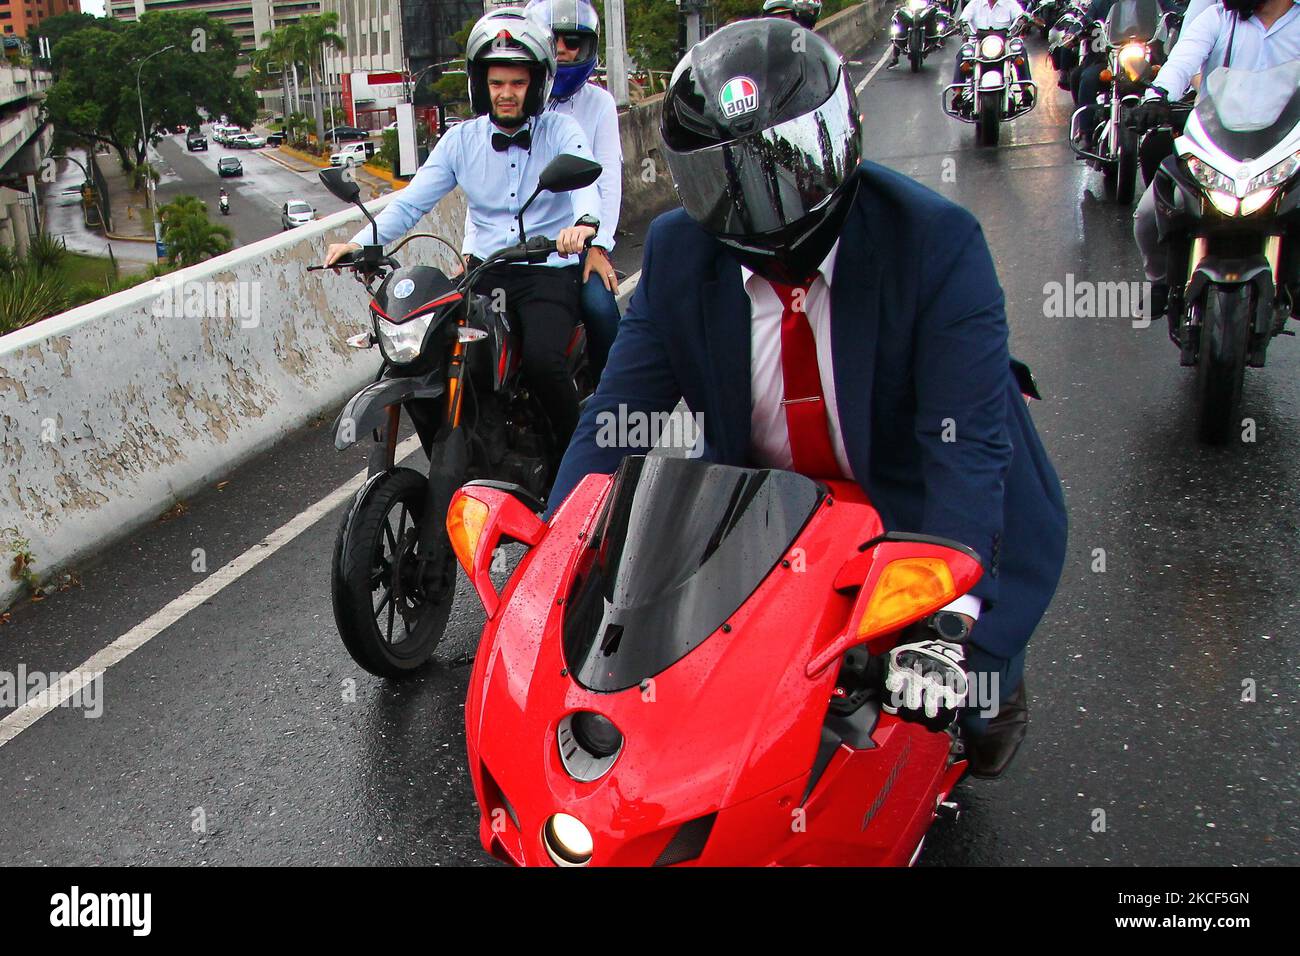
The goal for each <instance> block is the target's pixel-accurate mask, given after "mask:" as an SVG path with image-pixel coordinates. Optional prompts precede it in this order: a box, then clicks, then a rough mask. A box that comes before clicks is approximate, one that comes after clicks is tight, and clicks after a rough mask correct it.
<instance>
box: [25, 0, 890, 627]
mask: <svg viewBox="0 0 1300 956" xmlns="http://www.w3.org/2000/svg"><path fill="white" fill-rule="evenodd" d="M891 9H892V7H891V6H887V5H886V4H885V3H884V2H882V0H867V2H866V3H863V4H860V5H858V6H854V7H852V8H849V9H847V10H844V11H841V12H840V13H838V14H836V15H835V16H833V17H830V18H828V19H827V20H825V21H824V22H823V23H822V24H820V25H819V26H818V32H819V33H820V34H822V35H823V36H825V37H826V38H827V39H828V40H829V41H830V42H831V44H832V45H833V46H835V47H836V48H837V49H839V50H841V51H844V52H846V53H853V52H856V51H857V50H859V49H860V48H861V47H862V46H863V45H864V44H865V43H866V42H867V40H868V39H870V37H871V35H872V33H873V31H874V30H875V29H878V28H879V26H880V25H881V24H882V23H883V22H885V20H886V19H887V17H888V12H889V10H891ZM659 110H660V98H658V97H656V98H654V99H652V100H650V101H648V102H646V103H644V104H642V105H641V106H639V107H637V108H636V109H634V110H630V111H628V112H625V113H624V114H622V116H621V117H620V125H621V132H622V137H623V152H624V193H623V195H624V207H623V210H624V211H623V220H624V221H625V222H628V223H635V222H644V221H645V220H646V219H648V218H649V217H650V216H652V215H654V214H657V213H658V212H660V211H662V210H663V209H665V208H668V207H671V206H673V205H676V202H677V199H676V192H675V190H674V189H673V186H672V179H671V176H670V175H669V173H668V169H667V166H666V165H665V164H664V162H663V160H662V157H661V156H660V155H659V144H658V124H659ZM387 201H388V199H387V198H385V199H381V200H379V201H378V202H377V203H375V204H373V205H372V208H374V209H379V208H382V206H383V205H384V204H385V203H386V202H387ZM464 210H465V206H464V199H463V196H462V195H461V194H460V192H459V191H457V192H456V193H454V194H453V195H451V196H449V197H447V199H445V200H444V201H443V202H442V203H441V204H439V206H438V207H437V208H436V209H435V210H434V211H433V212H432V213H430V215H429V216H428V217H427V219H426V221H425V222H424V223H422V227H421V228H422V229H423V230H424V231H431V232H435V233H438V234H440V235H443V236H446V237H447V238H449V239H451V240H452V241H453V242H456V241H458V240H459V238H460V235H461V227H462V224H463V222H464ZM360 218H361V217H360V214H359V213H357V212H355V211H350V212H343V213H338V214H336V215H334V216H331V217H329V218H327V219H323V220H321V221H320V222H317V223H313V224H312V225H310V226H305V227H302V228H299V229H296V230H294V231H293V232H291V233H288V234H286V235H277V236H273V237H270V238H268V239H264V240H262V241H261V242H258V243H255V244H254V245H250V246H245V247H242V248H240V249H238V250H236V251H234V252H232V253H229V254H228V255H225V256H221V257H219V258H218V259H215V260H212V261H211V262H207V263H203V264H202V265H199V266H195V267H193V268H190V269H186V270H183V271H182V272H179V273H175V274H173V275H171V276H168V277H166V278H165V279H160V280H154V281H153V282H150V283H147V284H145V285H142V286H139V287H137V288H135V289H131V290H128V291H126V292H122V293H119V294H117V295H114V296H111V297H109V298H107V299H102V300H100V301H98V302H94V303H91V304H89V305H86V306H83V307H81V308H79V309H75V310H73V311H71V312H68V313H65V314H63V315H60V316H57V317H55V318H52V319H48V320H46V321H44V322H40V323H38V324H37V325H35V326H32V327H31V328H28V329H24V330H22V331H19V332H15V333H13V334H11V335H7V336H3V337H0V608H3V607H5V606H6V605H7V604H8V603H9V602H10V601H12V600H13V599H14V598H15V597H17V596H19V594H20V592H21V590H22V586H21V585H20V584H19V583H18V582H16V581H13V580H11V579H10V577H9V575H8V573H7V572H8V566H9V560H10V556H9V555H8V554H6V553H3V549H4V542H5V541H6V539H7V536H6V534H5V533H4V529H12V533H13V534H16V535H17V536H19V537H22V538H25V539H26V540H27V541H29V542H30V546H31V552H32V555H33V557H34V559H35V570H36V572H37V573H38V575H47V574H49V573H51V572H52V571H55V570H57V569H58V568H60V567H63V566H66V565H68V564H71V563H72V562H75V561H76V560H78V559H79V558H82V557H84V556H86V555H88V554H91V553H93V552H95V551H97V550H99V549H101V548H102V547H104V546H105V545H107V544H108V543H110V542H111V541H113V540H115V539H117V538H120V537H122V536H124V535H127V534H129V533H130V532H132V531H133V530H135V529H136V528H138V527H140V526H141V525H143V524H146V523H147V522H149V521H151V520H153V519H154V518H156V517H157V516H158V515H159V514H160V513H161V512H162V511H164V510H165V509H166V508H167V507H169V506H170V505H171V504H172V503H173V502H174V501H176V500H177V499H182V498H185V497H186V496H188V495H191V494H193V493H194V492H195V491H196V490H197V489H200V488H202V487H204V486H205V485H208V484H210V483H211V482H213V481H214V480H215V479H217V478H219V477H220V476H221V475H223V474H226V473H228V472H229V471H230V470H231V469H233V468H234V467H236V466H237V465H238V464H240V463H241V462H243V461H244V460H246V459H247V458H249V457H250V456H252V455H254V454H256V453H257V452H259V451H261V450H263V449H265V448H267V447H269V446H271V445H273V444H274V443H275V442H276V441H278V440H279V439H280V438H281V437H282V436H284V435H285V434H286V433H288V432H290V431H292V430H294V429H296V428H298V427H299V426H301V425H302V424H304V423H305V422H307V421H309V420H311V419H312V418H314V417H316V416H317V415H320V414H322V413H328V414H333V413H334V412H335V411H336V410H337V409H338V408H339V406H340V405H341V404H342V402H343V401H344V400H345V399H346V398H347V397H348V396H350V395H351V394H352V393H353V392H354V391H355V390H356V389H357V388H358V387H359V386H360V385H362V384H363V383H364V382H365V381H367V380H368V379H369V378H370V377H371V376H373V375H374V373H375V371H376V369H377V368H378V358H377V353H376V352H374V351H370V352H359V351H356V350H354V349H351V348H349V347H348V346H347V345H346V343H345V340H346V338H347V337H348V336H349V335H351V334H354V333H355V332H358V331H360V330H361V329H362V328H364V326H365V318H366V310H365V295H364V290H363V289H362V288H361V286H359V285H358V284H357V283H355V282H353V281H352V280H351V279H350V278H349V277H347V276H334V275H333V274H330V273H326V274H321V273H308V272H307V271H306V268H307V266H308V265H310V264H311V263H314V262H319V261H320V260H321V258H322V256H323V254H324V250H325V246H326V245H327V244H328V243H329V242H333V241H340V240H343V239H346V238H348V237H349V236H351V235H352V233H354V232H355V231H356V228H357V223H358V221H359V220H360Z"/></svg>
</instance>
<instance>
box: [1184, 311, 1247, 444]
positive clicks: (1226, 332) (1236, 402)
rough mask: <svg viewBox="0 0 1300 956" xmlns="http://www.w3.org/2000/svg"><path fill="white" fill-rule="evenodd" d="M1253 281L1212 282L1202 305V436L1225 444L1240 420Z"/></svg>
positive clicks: (1199, 375)
mask: <svg viewBox="0 0 1300 956" xmlns="http://www.w3.org/2000/svg"><path fill="white" fill-rule="evenodd" d="M1251 305H1252V296H1251V287H1250V286H1245V285H1243V286H1237V287H1235V288H1223V287H1221V286H1214V285H1211V286H1209V287H1208V288H1207V289H1206V291H1205V297H1204V299H1202V305H1201V323H1200V326H1201V327H1200V337H1199V344H1200V347H1199V349H1198V352H1199V354H1198V356H1197V360H1196V393H1197V394H1196V397H1197V404H1198V405H1199V409H1198V411H1199V418H1200V437H1201V441H1203V442H1205V443H1206V444H1209V445H1222V444H1225V443H1226V442H1227V441H1228V439H1229V438H1230V437H1231V436H1232V435H1233V433H1234V432H1235V431H1236V429H1237V428H1238V427H1239V425H1240V418H1239V415H1240V408H1241V387H1242V383H1243V380H1244V379H1245V373H1246V346H1247V343H1248V342H1249V341H1250V328H1251V318H1252V315H1253V312H1252V310H1251Z"/></svg>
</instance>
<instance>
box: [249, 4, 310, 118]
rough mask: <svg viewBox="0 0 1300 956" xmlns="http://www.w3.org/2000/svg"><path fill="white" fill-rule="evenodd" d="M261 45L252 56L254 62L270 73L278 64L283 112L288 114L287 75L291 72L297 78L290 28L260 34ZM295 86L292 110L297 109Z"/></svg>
mask: <svg viewBox="0 0 1300 956" xmlns="http://www.w3.org/2000/svg"><path fill="white" fill-rule="evenodd" d="M262 43H264V44H265V46H264V47H263V48H262V49H260V50H258V51H257V53H256V54H254V56H255V59H256V61H257V62H258V63H259V65H260V66H261V67H262V68H263V69H264V70H265V71H266V72H268V73H269V72H270V71H271V65H272V64H278V65H279V67H280V89H281V92H282V93H283V95H284V109H283V111H282V112H284V114H285V115H288V113H289V73H290V71H293V73H294V75H295V77H296V76H297V69H298V62H299V61H298V59H297V51H296V50H295V48H294V36H293V34H292V32H291V27H288V26H283V27H276V28H275V29H274V30H268V31H267V32H266V33H263V34H262ZM299 108H300V107H299V104H298V91H297V85H296V84H295V86H294V96H293V109H294V110H295V111H297V110H298V109H299Z"/></svg>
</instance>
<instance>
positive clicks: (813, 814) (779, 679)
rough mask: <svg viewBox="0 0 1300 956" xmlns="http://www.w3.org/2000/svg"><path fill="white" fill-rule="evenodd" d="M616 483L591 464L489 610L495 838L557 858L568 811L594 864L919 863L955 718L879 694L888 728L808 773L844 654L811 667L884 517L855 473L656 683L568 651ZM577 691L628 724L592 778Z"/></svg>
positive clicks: (484, 802) (529, 854) (488, 777)
mask: <svg viewBox="0 0 1300 956" xmlns="http://www.w3.org/2000/svg"><path fill="white" fill-rule="evenodd" d="M610 485H611V479H610V477H609V476H602V475H593V476H589V477H587V478H586V479H585V480H584V481H583V482H582V483H581V484H580V485H579V486H578V487H577V488H576V489H575V490H574V491H573V493H572V494H571V495H570V496H569V498H568V499H567V500H566V501H565V503H564V504H563V505H562V506H561V507H560V509H559V510H558V511H557V512H556V514H555V516H554V517H553V519H552V521H551V523H550V530H549V531H548V532H547V533H546V534H545V535H544V536H543V537H542V538H541V540H540V543H539V544H537V546H536V547H534V548H533V549H532V550H531V551H529V552H528V553H527V554H526V555H525V557H524V558H523V560H522V561H521V563H520V565H519V567H518V568H517V569H516V571H515V573H514V574H513V575H512V577H511V579H510V581H509V583H508V584H507V586H506V587H505V589H504V590H503V592H502V594H501V597H500V605H499V608H498V611H497V614H496V616H495V617H494V618H492V619H490V620H489V621H488V624H487V626H486V627H485V629H484V632H483V635H482V639H481V642H480V645H479V650H478V655H477V657H476V659H475V662H474V668H473V671H472V674H471V679H470V686H469V697H468V700H467V702H466V706H465V719H466V741H467V747H468V755H469V765H470V774H471V777H472V779H473V783H474V791H475V795H476V797H477V798H478V801H479V806H480V810H481V818H480V839H481V841H482V844H483V846H484V848H485V849H486V850H487V851H488V852H490V853H492V854H493V855H494V856H497V857H498V858H500V859H502V860H506V861H508V862H512V863H515V864H517V865H525V866H552V865H555V864H554V863H553V861H552V856H551V855H550V854H548V852H547V849H546V846H545V844H544V837H543V831H544V828H545V826H546V822H547V820H548V819H549V818H550V817H551V816H552V815H553V814H555V813H560V812H562V813H566V814H570V815H572V816H573V817H576V818H577V819H578V820H580V821H581V822H582V824H583V825H585V827H586V828H587V830H589V831H590V834H591V837H592V855H591V859H590V865H592V866H653V865H668V864H676V865H704V866H732V865H738V866H759V865H832V866H834V865H887V866H888V865H907V864H908V863H909V862H910V861H911V860H912V859H913V858H914V855H915V853H916V852H917V851H918V849H919V845H920V842H921V840H922V838H923V837H924V835H925V832H926V830H927V828H928V827H929V825H930V823H931V822H932V821H933V819H934V812H935V807H936V805H937V803H938V802H939V801H941V800H943V799H945V798H946V797H947V795H948V792H949V791H950V790H951V788H952V786H953V785H954V784H955V783H956V780H957V779H958V777H960V775H961V772H962V770H963V769H964V764H963V763H961V762H960V761H957V762H953V761H951V760H950V758H949V750H950V744H951V740H950V738H949V736H948V735H947V734H946V733H940V734H933V733H930V732H928V731H926V730H925V729H924V728H923V727H921V726H919V725H916V724H909V723H905V722H901V721H899V720H897V719H896V718H893V717H890V716H889V715H886V714H881V715H880V717H879V720H878V722H877V723H876V724H875V727H874V730H872V731H871V733H870V738H869V743H870V744H871V745H872V746H871V747H870V748H869V749H853V748H852V747H850V746H849V745H848V744H845V743H841V744H839V745H838V747H836V748H835V749H834V750H833V751H829V750H828V751H827V752H828V753H830V754H831V756H830V757H829V761H826V760H825V759H823V760H822V762H821V766H820V767H818V768H817V775H816V779H815V782H814V783H813V786H812V788H811V792H808V791H809V783H810V779H811V778H812V777H813V775H814V763H815V761H816V759H817V756H818V747H819V742H820V741H821V739H822V728H823V725H824V723H825V721H826V717H827V707H828V702H829V701H830V699H831V695H832V692H833V691H834V689H835V685H836V681H837V677H838V667H825V668H822V669H821V671H820V673H818V674H816V675H815V676H812V677H810V676H809V675H808V664H809V662H810V661H811V660H812V659H813V658H814V656H815V655H816V654H817V652H818V651H819V650H821V649H824V648H826V647H827V646H828V645H830V644H831V643H832V642H833V641H834V640H835V639H836V637H837V636H840V635H841V634H842V633H843V632H844V631H845V629H846V628H847V627H848V626H849V619H850V615H851V613H852V611H853V607H854V604H855V601H856V598H857V594H856V592H855V591H852V590H849V591H847V592H845V593H841V592H838V591H836V590H835V588H834V586H833V585H834V583H835V581H836V577H837V575H838V574H839V573H840V571H841V569H842V568H843V567H844V566H845V563H846V561H848V560H849V559H851V558H853V557H855V556H857V555H858V546H859V545H861V544H862V543H863V542H865V541H868V540H870V539H872V538H875V537H876V536H878V535H879V534H881V532H882V527H881V524H880V519H879V517H878V516H877V514H876V512H875V511H874V510H873V509H872V508H871V507H870V506H869V505H867V504H866V503H865V501H864V499H863V497H862V495H861V493H860V492H859V491H858V490H857V488H856V486H854V485H851V484H840V483H833V484H832V486H831V488H832V497H828V498H826V499H824V500H823V501H822V502H821V503H820V504H819V505H818V506H817V507H816V509H815V511H814V512H813V515H812V517H811V518H810V519H809V520H808V522H807V524H806V525H805V526H804V528H803V530H802V532H801V533H800V534H799V536H798V537H797V539H796V540H795V542H794V543H793V545H792V546H791V547H790V548H789V549H788V551H787V553H786V559H787V561H788V562H789V566H788V567H786V566H784V563H782V564H778V566H777V567H776V568H774V569H773V571H772V572H771V573H770V574H769V575H768V576H767V578H766V579H765V580H764V581H763V582H762V584H761V585H759V587H758V589H757V590H756V591H755V592H754V593H753V595H752V596H751V597H750V598H749V599H748V600H747V601H746V602H745V603H744V604H743V605H742V606H741V607H740V608H739V610H737V612H736V613H735V614H733V615H732V616H731V617H730V618H729V619H728V625H729V627H730V630H729V631H726V630H720V631H719V632H716V633H714V634H713V635H712V636H710V637H709V638H708V639H707V640H704V641H703V642H701V643H700V644H699V645H698V646H696V647H695V648H694V649H692V650H690V651H689V652H688V653H687V654H686V655H685V656H684V657H682V658H681V659H680V660H678V661H677V662H676V663H674V664H672V665H671V666H669V667H667V668H666V669H665V670H663V671H662V672H661V673H659V674H656V675H653V677H651V678H650V680H649V681H647V682H646V683H644V684H643V685H642V686H641V687H640V688H637V687H633V688H630V689H628V690H624V691H619V692H615V693H595V692H592V691H589V690H587V689H586V688H584V687H582V686H580V685H579V684H578V683H577V682H576V681H575V680H574V679H573V678H572V676H570V675H569V674H568V672H567V670H566V665H565V660H564V656H563V641H562V634H561V622H562V615H563V612H564V607H563V605H562V604H561V603H559V601H560V600H561V599H562V598H563V596H564V595H566V594H568V593H569V591H570V585H571V583H572V577H573V574H574V570H575V567H576V565H577V563H578V559H579V555H580V553H581V548H582V543H583V540H584V538H585V535H586V534H587V533H588V532H589V531H590V530H591V528H592V526H593V524H594V522H595V519H596V517H597V515H598V514H599V512H600V508H601V505H602V502H603V500H604V498H605V495H606V494H607V492H608V491H609V489H610ZM976 576H978V575H976ZM578 710H589V711H595V712H597V713H599V714H602V715H604V716H605V717H607V718H608V719H609V720H610V721H612V722H613V724H614V725H615V726H616V727H617V728H618V729H619V731H621V733H622V736H623V745H622V749H621V751H619V753H618V756H617V757H616V758H615V759H614V762H613V765H612V767H610V769H609V770H608V771H607V772H606V773H605V774H604V775H603V776H601V777H600V778H599V779H597V780H595V781H593V782H590V783H584V782H579V781H578V780H575V779H574V778H573V777H571V776H570V775H569V773H568V772H567V771H566V769H565V767H564V765H563V763H562V762H561V759H560V755H559V748H558V744H557V727H558V724H559V722H560V720H561V719H562V718H563V717H565V716H566V715H568V714H571V713H573V712H574V711H578ZM823 756H825V755H823ZM684 825H685V826H684ZM675 838H676V839H675Z"/></svg>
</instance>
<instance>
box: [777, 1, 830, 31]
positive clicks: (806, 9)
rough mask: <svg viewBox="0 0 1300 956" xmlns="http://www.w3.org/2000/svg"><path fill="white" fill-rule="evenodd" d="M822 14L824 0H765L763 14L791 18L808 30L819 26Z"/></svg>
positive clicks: (782, 18) (784, 18)
mask: <svg viewBox="0 0 1300 956" xmlns="http://www.w3.org/2000/svg"><path fill="white" fill-rule="evenodd" d="M821 15H822V0H765V2H764V3H763V16H765V17H776V18H778V19H781V20H790V21H792V22H794V23H797V24H799V26H801V27H803V28H804V29H806V30H811V29H812V28H813V27H815V26H817V18H818V17H820V16H821Z"/></svg>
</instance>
